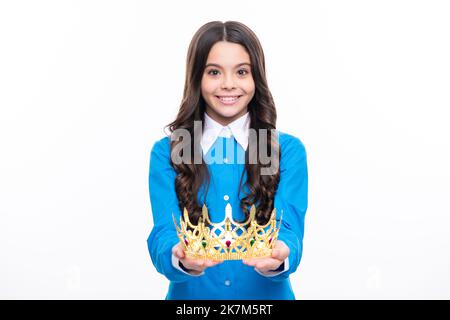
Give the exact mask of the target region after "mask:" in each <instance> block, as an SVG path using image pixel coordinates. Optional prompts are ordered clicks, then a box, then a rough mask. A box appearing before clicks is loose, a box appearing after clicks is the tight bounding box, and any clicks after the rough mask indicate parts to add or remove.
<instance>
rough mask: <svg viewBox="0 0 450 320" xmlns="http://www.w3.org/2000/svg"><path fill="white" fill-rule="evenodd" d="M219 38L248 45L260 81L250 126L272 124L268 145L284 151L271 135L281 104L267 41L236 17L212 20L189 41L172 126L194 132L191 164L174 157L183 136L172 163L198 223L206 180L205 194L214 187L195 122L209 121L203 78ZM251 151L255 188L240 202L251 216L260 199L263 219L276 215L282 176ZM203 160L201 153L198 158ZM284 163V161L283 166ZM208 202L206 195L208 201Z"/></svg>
mask: <svg viewBox="0 0 450 320" xmlns="http://www.w3.org/2000/svg"><path fill="white" fill-rule="evenodd" d="M218 41H228V42H232V43H237V44H240V45H242V46H243V47H244V48H245V49H246V50H247V53H248V54H249V56H250V62H251V72H252V76H253V79H254V82H255V94H254V96H253V98H252V100H251V101H250V102H249V104H248V106H247V107H248V112H249V116H250V128H253V129H255V130H256V132H257V133H258V132H259V129H267V131H268V139H267V147H266V150H276V152H278V158H279V157H280V156H281V155H280V150H279V145H278V141H277V139H274V137H273V136H272V135H271V129H275V128H276V119H277V114H276V109H275V103H274V101H273V98H272V94H271V93H270V90H269V88H268V85H267V79H266V69H265V60H264V52H263V49H262V47H261V44H260V42H259V40H258V38H257V37H256V35H255V34H254V33H253V31H252V30H251V29H250V28H248V27H247V26H245V25H244V24H242V23H240V22H236V21H227V22H221V21H212V22H208V23H206V24H204V25H203V26H202V27H200V29H199V30H198V31H197V32H196V33H195V34H194V36H193V38H192V40H191V43H190V45H189V49H188V54H187V61H186V79H185V84H184V93H183V99H182V102H181V106H180V109H179V112H178V115H177V117H176V119H175V120H174V121H173V122H171V123H170V124H168V125H167V126H166V128H167V127H169V130H170V131H171V132H173V131H174V130H177V129H185V130H187V131H189V133H190V135H191V137H194V139H191V142H190V150H191V158H192V159H191V160H192V161H190V162H189V163H180V164H175V163H173V162H172V158H173V157H172V156H173V155H174V152H176V149H179V148H175V146H176V145H177V144H178V143H181V142H182V141H179V140H178V141H172V142H171V165H172V167H173V168H174V169H175V171H176V172H177V177H176V180H175V188H176V192H177V195H178V202H179V206H180V209H181V210H183V209H184V208H186V209H187V210H188V212H189V218H190V220H191V221H192V222H194V223H197V221H198V218H199V217H200V215H201V213H202V211H201V210H202V206H203V203H202V204H200V203H198V199H197V193H198V191H199V190H200V188H201V187H202V185H203V186H205V185H206V188H205V189H206V193H205V199H206V195H207V190H208V188H209V183H210V176H209V172H208V167H207V165H206V163H205V162H204V160H203V158H202V157H201V159H202V160H201V164H195V163H194V161H193V159H194V156H195V154H197V156H198V154H201V150H199V148H198V147H195V146H198V145H199V141H195V139H197V140H198V139H199V138H200V137H196V136H195V135H194V121H202V123H204V113H205V109H206V106H205V101H204V99H203V97H202V94H201V80H202V76H203V73H204V70H205V64H206V61H207V58H208V54H209V51H210V49H211V48H212V46H213V45H214V44H215V43H216V42H218ZM257 142H258V143H257V144H256V145H257V148H256V150H257V154H259V152H258V151H259V135H258V134H257ZM249 150H250V148H247V150H246V152H245V171H246V172H247V181H246V182H245V185H246V186H247V187H248V190H249V193H247V194H246V195H245V197H243V198H242V199H241V202H240V207H241V209H242V211H243V212H244V214H245V217H246V218H247V217H248V215H249V207H250V206H251V205H253V204H255V207H256V209H257V210H256V217H257V220H258V222H259V223H262V222H265V221H267V220H268V219H269V218H270V213H271V212H272V209H273V207H274V196H275V192H276V190H277V187H278V182H279V179H280V173H279V168H278V170H277V171H276V173H275V174H273V175H261V170H260V169H261V168H263V167H266V166H267V165H262V164H261V163H260V159H259V155H257V156H256V159H257V163H256V164H250V163H249ZM197 159H198V158H197ZM278 167H279V166H278ZM243 176H244V172H243V174H242V176H241V179H240V182H239V191H238V194H240V192H241V191H242V180H243ZM204 202H205V200H204Z"/></svg>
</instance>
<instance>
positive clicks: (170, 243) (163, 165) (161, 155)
mask: <svg viewBox="0 0 450 320" xmlns="http://www.w3.org/2000/svg"><path fill="white" fill-rule="evenodd" d="M175 177H176V172H175V170H174V169H173V167H172V166H171V164H170V139H169V138H168V137H166V138H163V139H162V140H159V141H157V142H156V143H155V144H154V145H153V147H152V150H151V155H150V170H149V192H150V202H151V208H152V216H153V228H152V230H151V232H150V235H149V237H148V239H147V246H148V250H149V253H150V257H151V260H152V262H153V265H154V266H155V268H156V270H157V271H158V272H159V273H161V274H162V275H164V276H165V277H166V278H167V279H169V280H170V281H173V282H183V281H186V280H188V279H189V278H190V277H192V275H189V274H187V273H185V272H183V271H182V270H180V269H179V268H175V267H174V266H173V264H172V247H174V246H175V245H176V244H177V243H178V242H179V239H178V237H177V233H176V229H175V226H174V223H173V219H172V213H173V215H174V216H175V218H176V219H178V218H179V217H180V216H181V210H180V208H179V206H178V198H177V195H176V191H175Z"/></svg>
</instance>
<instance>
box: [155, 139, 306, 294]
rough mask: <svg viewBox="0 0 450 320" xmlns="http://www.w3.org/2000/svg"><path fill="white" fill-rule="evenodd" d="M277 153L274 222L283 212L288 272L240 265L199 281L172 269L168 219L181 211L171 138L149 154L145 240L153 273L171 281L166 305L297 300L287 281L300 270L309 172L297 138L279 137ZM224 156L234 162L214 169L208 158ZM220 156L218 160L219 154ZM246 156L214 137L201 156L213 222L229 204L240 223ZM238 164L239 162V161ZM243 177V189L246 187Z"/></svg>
mask: <svg viewBox="0 0 450 320" xmlns="http://www.w3.org/2000/svg"><path fill="white" fill-rule="evenodd" d="M277 132H278V135H279V143H280V148H281V159H280V182H279V185H278V189H277V192H276V194H275V204H274V205H275V208H276V212H277V218H279V215H280V213H281V212H282V215H283V216H282V225H281V229H280V232H279V235H278V239H279V240H282V241H284V242H285V243H286V245H287V246H288V247H289V248H290V254H289V257H288V258H289V267H288V269H287V270H286V271H284V272H282V273H280V274H278V275H276V276H271V277H268V276H263V275H261V274H259V273H257V272H256V271H255V270H254V268H253V267H250V266H247V265H244V264H243V263H242V261H240V260H231V261H224V262H223V263H221V264H219V265H216V266H214V267H211V268H207V269H206V270H205V272H204V274H203V275H201V276H192V275H189V274H186V273H185V272H183V271H180V270H179V269H177V268H175V267H174V266H173V265H172V247H173V246H174V245H176V244H177V243H178V242H179V239H178V237H177V235H176V229H175V226H174V224H173V219H172V213H173V214H174V216H175V217H176V219H177V220H178V221H179V217H180V215H181V210H180V208H179V206H178V199H177V195H176V192H175V177H176V173H175V170H174V169H173V167H172V166H171V165H170V138H169V137H164V138H163V139H161V140H159V141H157V142H156V143H155V144H154V145H153V147H152V150H151V156H150V170H149V191H150V202H151V208H152V213H153V228H152V230H151V232H150V235H149V237H148V239H147V244H148V250H149V253H150V257H151V260H152V262H153V264H154V266H155V268H156V270H157V271H158V272H159V273H161V274H163V275H164V276H165V277H166V278H167V279H168V280H170V286H169V290H168V293H167V295H166V299H171V300H172V299H173V300H181V299H195V300H198V299H208V300H211V299H213V300H220V299H237V300H244V299H245V300H251V299H261V300H264V299H277V300H286V299H295V296H294V292H293V290H292V287H291V283H290V280H289V275H290V274H291V273H293V272H295V271H296V269H297V267H298V266H299V264H300V260H301V257H302V251H303V250H302V249H303V232H304V220H305V213H306V209H307V205H308V172H307V161H306V151H305V147H304V145H303V143H302V142H301V141H300V139H298V138H297V137H294V136H292V135H289V134H287V133H283V132H280V131H277ZM222 146H223V156H224V157H227V153H229V154H230V152H229V150H230V149H229V148H233V150H234V152H233V154H234V158H233V159H231V160H232V161H230V160H229V159H227V160H228V161H227V163H222V164H221V163H216V162H217V161H216V162H214V161H209V162H208V158H209V159H212V158H213V157H214V159H216V158H217V154H216V152H218V151H217V150H219V152H220V150H222ZM220 156H222V154H220ZM244 156H245V151H244V150H243V149H242V147H241V146H240V145H239V144H238V143H237V142H236V140H235V139H234V138H233V137H231V138H226V137H218V138H217V140H216V142H215V143H214V145H213V147H212V148H211V149H210V150H209V151H208V153H207V154H206V155H205V156H204V159H205V162H207V163H208V168H209V171H210V176H211V182H210V186H209V191H208V193H207V198H206V206H207V208H208V212H209V214H210V219H211V221H212V222H221V221H223V219H224V217H225V206H226V205H227V204H228V203H229V204H230V205H231V207H232V210H233V218H234V219H235V220H236V221H238V220H242V219H243V217H244V213H243V212H242V209H240V205H239V202H240V199H242V197H243V192H244V191H248V189H246V188H245V187H243V189H242V191H241V194H240V195H238V186H239V179H240V177H241V174H242V172H243V171H245V170H244V164H243V161H242V160H243V158H242V157H244ZM238 159H240V161H238ZM246 177H247V176H246V173H245V172H244V178H243V184H244V182H245V181H246ZM204 191H205V190H204V189H203V188H202V189H200V191H199V194H198V200H199V203H200V204H203V196H204V194H205V193H204Z"/></svg>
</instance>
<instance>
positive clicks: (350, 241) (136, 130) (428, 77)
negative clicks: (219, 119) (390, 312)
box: [0, 0, 450, 299]
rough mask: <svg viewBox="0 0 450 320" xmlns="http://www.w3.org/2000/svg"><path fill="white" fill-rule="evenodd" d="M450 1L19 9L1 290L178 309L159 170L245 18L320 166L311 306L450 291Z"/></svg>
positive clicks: (11, 34)
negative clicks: (208, 71) (204, 53)
mask: <svg viewBox="0 0 450 320" xmlns="http://www.w3.org/2000/svg"><path fill="white" fill-rule="evenodd" d="M449 16H450V4H449V2H448V1H429V0H428V1H392V0H391V1H278V2H274V1H261V0H258V1H231V0H229V1H226V2H223V1H210V0H209V1H2V2H1V3H0V106H1V109H0V110H1V111H0V155H1V157H0V197H1V198H0V298H3V299H163V298H164V297H165V294H166V291H167V286H168V281H167V280H166V279H165V278H164V277H163V276H162V275H160V274H158V273H157V272H156V270H155V268H154V267H153V264H152V263H151V260H150V257H149V254H148V251H147V244H146V240H147V237H148V234H149V232H150V229H151V226H152V218H151V207H150V201H149V196H148V166H149V156H150V149H151V146H152V145H153V143H154V142H155V141H156V140H158V139H161V138H162V137H163V136H164V132H163V128H164V126H165V125H166V124H168V123H169V122H170V121H172V120H173V119H174V117H175V115H176V113H177V111H178V108H179V105H180V102H181V97H182V90H183V85H184V75H185V74H184V72H185V59H186V53H187V47H188V45H189V42H190V40H191V38H192V36H193V34H194V33H195V31H196V30H197V29H198V28H199V27H200V26H201V25H203V24H204V23H206V22H208V21H212V20H221V21H226V20H237V21H241V22H243V23H245V24H246V25H248V26H249V27H250V28H251V29H252V30H253V31H254V32H255V33H256V34H257V36H258V37H259V39H260V41H261V43H262V46H263V48H264V51H265V55H266V67H267V73H268V81H269V86H270V89H271V92H272V94H273V96H274V99H275V103H276V106H277V111H278V123H277V127H278V129H280V130H282V131H284V132H288V133H290V134H293V135H295V136H297V137H299V138H300V139H301V140H302V141H303V143H304V144H305V146H306V149H307V153H308V166H309V179H310V184H309V208H308V212H307V217H306V226H305V238H304V252H303V258H302V261H301V264H300V267H299V269H298V270H297V272H296V273H295V274H294V275H293V276H292V277H291V281H292V285H293V288H294V291H295V294H296V296H297V298H298V299H449V298H450V257H449V253H450V236H449V231H450V204H449V202H448V201H449V200H448V199H449V195H450V182H449V181H450V169H449V166H448V164H449V163H450V141H449V137H450V129H449V120H450V117H449V115H450V112H449V111H448V109H449V107H450V95H449V89H450V76H449V75H450V62H449V61H450V59H449V57H450V41H449V39H450V19H449Z"/></svg>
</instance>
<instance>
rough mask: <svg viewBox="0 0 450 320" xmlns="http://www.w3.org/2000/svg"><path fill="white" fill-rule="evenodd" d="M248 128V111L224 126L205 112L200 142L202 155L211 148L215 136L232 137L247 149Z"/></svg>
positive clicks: (215, 138)
mask: <svg viewBox="0 0 450 320" xmlns="http://www.w3.org/2000/svg"><path fill="white" fill-rule="evenodd" d="M249 128H250V115H249V113H248V112H247V113H246V114H244V115H242V116H241V117H239V118H238V119H236V120H234V121H233V122H231V123H229V124H228V125H226V126H223V125H221V124H220V123H219V122H217V121H216V120H213V119H212V118H211V117H210V116H208V114H207V113H206V112H205V125H204V127H203V134H202V139H201V142H200V144H201V146H202V150H203V155H205V154H206V153H207V152H208V150H209V149H211V147H212V145H213V144H214V142H215V141H216V140H217V137H226V138H230V137H234V138H235V139H236V141H237V143H239V144H240V145H241V147H242V149H244V150H247V146H248V132H249Z"/></svg>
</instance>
